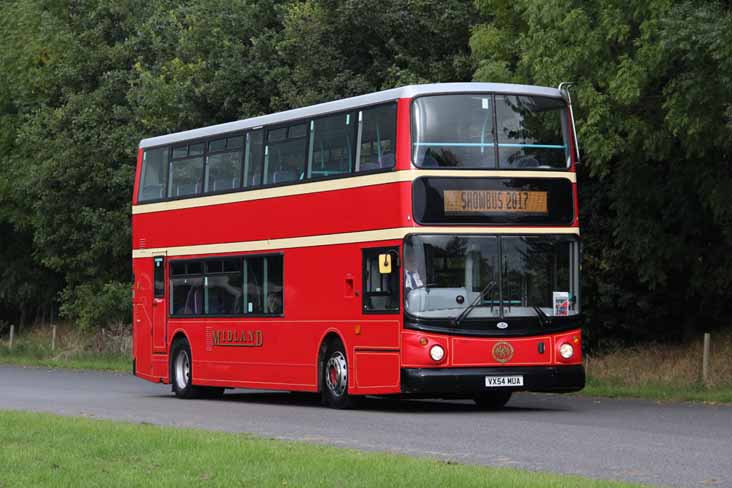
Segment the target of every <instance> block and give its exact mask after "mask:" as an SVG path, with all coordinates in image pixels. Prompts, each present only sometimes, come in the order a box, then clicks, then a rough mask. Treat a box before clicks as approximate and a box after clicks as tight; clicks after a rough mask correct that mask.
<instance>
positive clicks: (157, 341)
mask: <svg viewBox="0 0 732 488" xmlns="http://www.w3.org/2000/svg"><path fill="white" fill-rule="evenodd" d="M165 269H166V263H165V255H164V254H162V255H153V295H152V352H153V353H165V352H167V347H166V346H167V332H168V331H167V327H168V310H167V308H168V307H167V306H166V304H167V303H168V300H167V299H166V298H167V294H166V290H167V287H166V286H165V282H166V279H165V277H166V273H165Z"/></svg>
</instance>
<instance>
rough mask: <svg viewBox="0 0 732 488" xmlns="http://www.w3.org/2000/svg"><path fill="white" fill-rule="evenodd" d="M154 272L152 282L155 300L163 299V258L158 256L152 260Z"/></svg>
mask: <svg viewBox="0 0 732 488" xmlns="http://www.w3.org/2000/svg"><path fill="white" fill-rule="evenodd" d="M153 262H154V265H155V271H154V272H153V281H154V282H155V285H154V286H155V295H154V296H155V298H163V297H165V258H163V257H162V256H158V257H156V258H154V261H153Z"/></svg>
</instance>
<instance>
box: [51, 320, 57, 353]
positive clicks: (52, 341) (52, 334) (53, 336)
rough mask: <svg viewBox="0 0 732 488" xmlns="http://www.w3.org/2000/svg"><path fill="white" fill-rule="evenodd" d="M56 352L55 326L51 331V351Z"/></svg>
mask: <svg viewBox="0 0 732 488" xmlns="http://www.w3.org/2000/svg"><path fill="white" fill-rule="evenodd" d="M55 350H56V324H54V325H53V328H52V329H51V351H55Z"/></svg>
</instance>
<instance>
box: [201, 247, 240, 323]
mask: <svg viewBox="0 0 732 488" xmlns="http://www.w3.org/2000/svg"><path fill="white" fill-rule="evenodd" d="M205 264H206V276H205V278H204V285H205V290H204V291H205V293H204V300H203V302H204V307H203V312H204V313H205V314H206V315H234V314H240V313H241V304H242V277H241V259H240V258H227V259H217V260H212V261H206V263H205Z"/></svg>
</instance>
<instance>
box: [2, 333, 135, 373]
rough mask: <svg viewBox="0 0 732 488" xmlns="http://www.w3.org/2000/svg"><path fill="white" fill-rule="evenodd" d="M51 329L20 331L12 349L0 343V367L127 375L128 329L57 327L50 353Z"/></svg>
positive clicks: (128, 363)
mask: <svg viewBox="0 0 732 488" xmlns="http://www.w3.org/2000/svg"><path fill="white" fill-rule="evenodd" d="M51 330H52V329H51V327H34V328H30V329H27V330H25V329H24V330H23V332H22V333H21V334H18V335H17V336H16V338H15V341H14V344H13V349H12V350H11V349H9V347H8V344H7V341H4V342H0V364H18V365H22V366H44V367H51V368H70V369H94V370H103V371H130V370H131V369H132V354H131V352H130V350H131V341H132V338H131V336H130V335H129V332H128V328H125V327H119V328H117V329H99V330H94V331H84V330H79V329H78V328H76V327H73V326H70V325H59V326H58V327H57V334H56V344H55V346H56V347H55V349H53V350H52V349H51V335H52V333H51Z"/></svg>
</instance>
